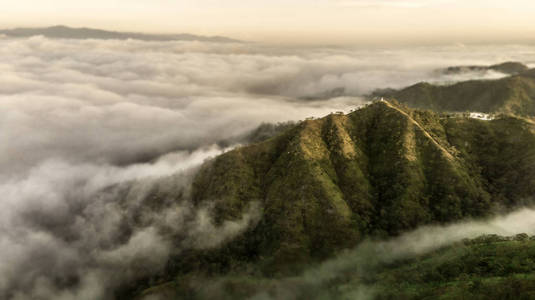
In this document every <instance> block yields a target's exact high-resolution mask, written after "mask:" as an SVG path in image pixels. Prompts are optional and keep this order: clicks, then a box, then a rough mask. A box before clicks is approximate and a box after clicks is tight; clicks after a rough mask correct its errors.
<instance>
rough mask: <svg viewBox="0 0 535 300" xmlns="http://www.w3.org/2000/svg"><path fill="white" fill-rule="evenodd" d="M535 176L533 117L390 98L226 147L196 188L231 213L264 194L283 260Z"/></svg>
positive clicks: (517, 190) (276, 255) (511, 195)
mask: <svg viewBox="0 0 535 300" xmlns="http://www.w3.org/2000/svg"><path fill="white" fill-rule="evenodd" d="M534 175H535V135H534V133H533V125H531V124H530V123H527V122H525V121H523V120H520V119H517V118H512V117H505V118H502V119H497V120H494V121H480V120H474V119H466V118H441V116H440V115H438V114H435V113H432V112H429V111H419V110H411V109H407V108H405V107H402V106H400V105H396V104H391V103H388V102H386V101H385V102H378V103H375V104H372V105H370V106H368V107H366V108H363V109H361V110H357V111H355V112H353V113H351V114H349V115H338V114H332V115H329V116H327V117H325V118H322V119H319V120H308V121H304V122H302V123H301V124H299V125H297V126H295V127H294V128H292V129H289V130H287V131H286V132H284V133H283V134H282V135H280V136H277V137H275V138H272V139H269V140H267V141H265V142H263V143H259V144H254V145H251V146H247V147H242V148H238V149H236V150H234V151H231V152H228V153H226V154H224V155H222V156H220V157H218V158H217V159H215V161H213V162H212V163H210V164H209V165H207V166H206V167H205V168H203V170H201V172H200V173H199V174H198V176H197V178H196V180H195V182H194V186H193V199H194V201H196V203H202V202H203V201H215V202H216V207H215V212H216V217H217V219H218V220H220V221H221V220H225V219H232V218H237V217H239V216H240V215H241V214H242V213H243V212H244V210H245V209H246V207H247V206H248V204H249V203H251V202H255V201H256V202H259V203H261V205H262V207H263V208H264V215H263V219H262V221H261V222H260V223H259V224H258V225H257V227H256V228H254V230H253V232H254V234H253V235H254V236H256V237H255V239H256V242H258V244H257V245H256V246H255V247H256V249H255V250H254V252H255V255H257V256H258V257H264V258H268V260H269V261H270V262H269V264H267V265H269V266H270V267H274V266H286V265H287V264H291V263H297V262H303V263H306V262H307V261H308V260H310V259H322V258H325V257H328V256H329V255H331V254H333V252H334V251H336V249H341V248H345V247H350V246H352V245H354V244H356V243H357V242H358V241H359V240H360V239H361V238H362V237H363V236H367V235H380V236H386V235H396V234H398V233H400V232H403V231H405V230H408V229H412V228H415V227H416V226H418V225H422V224H426V223H435V222H450V221H454V220H460V219H462V218H464V217H468V216H482V215H486V214H489V213H490V212H492V210H493V208H495V207H496V206H505V207H510V206H514V205H516V204H519V203H520V202H522V201H530V200H531V198H530V197H531V195H533V194H534V193H533V192H535V187H534V185H533V183H534V181H535V176H534Z"/></svg>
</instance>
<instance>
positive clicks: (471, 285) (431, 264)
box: [358, 234, 535, 299]
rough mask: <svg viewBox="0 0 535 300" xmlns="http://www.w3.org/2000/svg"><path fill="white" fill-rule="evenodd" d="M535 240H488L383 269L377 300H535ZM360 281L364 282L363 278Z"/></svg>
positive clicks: (493, 237)
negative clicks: (534, 299) (534, 273)
mask: <svg viewBox="0 0 535 300" xmlns="http://www.w3.org/2000/svg"><path fill="white" fill-rule="evenodd" d="M534 258H535V241H534V240H533V237H532V238H529V239H528V236H527V235H525V234H520V235H517V236H516V237H512V238H504V237H499V236H496V235H490V236H482V237H480V238H477V239H474V240H467V241H465V242H464V243H457V244H454V245H452V246H450V247H447V248H445V249H440V250H439V251H434V252H432V253H430V254H427V255H425V256H422V257H417V258H413V259H409V260H406V261H403V262H398V263H396V264H390V265H386V266H382V267H381V268H379V269H378V270H377V271H376V272H377V273H376V274H375V275H373V276H370V278H367V279H366V280H367V281H368V282H374V283H375V285H376V286H378V289H377V295H376V299H533V298H535V276H534V275H533V272H534V271H535V263H534ZM358 280H359V279H358Z"/></svg>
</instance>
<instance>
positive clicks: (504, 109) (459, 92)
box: [373, 63, 535, 117]
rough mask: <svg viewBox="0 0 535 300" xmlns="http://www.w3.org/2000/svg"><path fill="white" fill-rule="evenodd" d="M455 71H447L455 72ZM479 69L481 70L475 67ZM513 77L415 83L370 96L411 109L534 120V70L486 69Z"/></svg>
mask: <svg viewBox="0 0 535 300" xmlns="http://www.w3.org/2000/svg"><path fill="white" fill-rule="evenodd" d="M458 68H460V67H455V69H450V68H448V69H446V70H458ZM478 68H481V67H478ZM487 68H488V69H493V70H502V72H505V73H511V74H514V75H512V76H508V77H505V78H501V79H497V80H469V81H463V82H459V83H456V84H452V85H436V84H430V83H427V82H421V83H417V84H415V85H412V86H409V87H407V88H404V89H401V90H391V89H385V90H381V91H376V92H375V93H374V94H373V96H375V97H385V98H389V99H396V100H397V101H399V102H401V103H404V104H406V105H408V106H410V107H413V108H423V109H431V110H434V111H438V112H445V111H458V112H459V111H461V112H462V111H477V112H484V113H504V114H513V115H518V116H525V117H526V116H529V117H534V116H535V69H528V68H527V67H526V66H523V65H521V64H518V63H506V64H500V65H495V66H490V67H487Z"/></svg>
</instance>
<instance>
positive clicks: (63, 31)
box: [0, 26, 240, 43]
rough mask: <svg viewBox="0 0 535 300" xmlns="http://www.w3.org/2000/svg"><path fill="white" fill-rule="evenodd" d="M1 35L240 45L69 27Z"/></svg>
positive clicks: (219, 40)
mask: <svg viewBox="0 0 535 300" xmlns="http://www.w3.org/2000/svg"><path fill="white" fill-rule="evenodd" d="M0 35H5V36H8V37H14V38H22V37H31V36H37V35H42V36H45V37H48V38H58V39H103V40H110V39H116V40H126V39H136V40H142V41H202V42H216V43H238V42H240V41H238V40H234V39H231V38H227V37H221V36H209V37H207V36H198V35H192V34H146V33H136V32H117V31H106V30H100V29H93V28H72V27H67V26H52V27H45V28H14V29H5V30H0Z"/></svg>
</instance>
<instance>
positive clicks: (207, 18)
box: [0, 0, 535, 44]
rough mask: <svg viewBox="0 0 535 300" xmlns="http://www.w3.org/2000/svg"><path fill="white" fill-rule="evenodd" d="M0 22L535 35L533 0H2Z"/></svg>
mask: <svg viewBox="0 0 535 300" xmlns="http://www.w3.org/2000/svg"><path fill="white" fill-rule="evenodd" d="M0 5H1V7H2V9H1V13H0V14H1V17H0V20H1V21H0V27H18V26H49V25H58V24H62V25H69V26H88V27H97V28H103V29H112V30H122V31H125V30H129V31H140V32H154V33H156V32H158V33H182V32H187V33H193V34H202V35H225V36H230V37H234V38H239V39H243V40H249V41H257V42H273V43H304V44H306V43H315V44H318V43H320V44H322V43H326V44H388V43H392V44H438V43H456V42H458V43H500V42H515V43H517V42H520V43H525V42H532V41H534V40H535V38H532V37H533V36H535V35H534V34H535V18H533V14H534V13H535V1H532V0H469V1H467V0H269V1H268V0H247V1H243V0H225V1H223V0H189V1H184V0H179V1H173V0H151V1H148V0H91V1H72V0H48V1H35V0H0Z"/></svg>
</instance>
